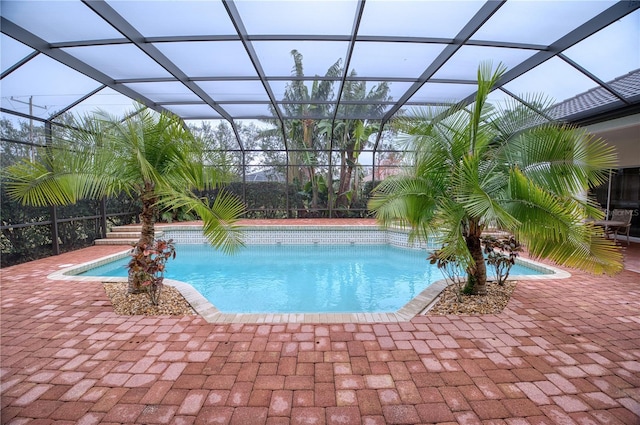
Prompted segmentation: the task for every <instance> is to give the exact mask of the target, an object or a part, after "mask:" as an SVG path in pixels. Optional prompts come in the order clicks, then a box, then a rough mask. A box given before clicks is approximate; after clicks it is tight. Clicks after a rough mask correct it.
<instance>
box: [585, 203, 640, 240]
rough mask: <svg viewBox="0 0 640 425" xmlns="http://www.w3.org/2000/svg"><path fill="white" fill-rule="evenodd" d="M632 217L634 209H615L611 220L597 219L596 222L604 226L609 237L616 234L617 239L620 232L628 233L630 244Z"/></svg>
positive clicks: (622, 233)
mask: <svg viewBox="0 0 640 425" xmlns="http://www.w3.org/2000/svg"><path fill="white" fill-rule="evenodd" d="M632 217H633V210H619V209H615V210H613V211H612V212H611V219H610V220H596V221H595V222H594V224H595V225H597V226H602V227H604V232H605V235H607V237H608V236H609V235H614V236H613V238H614V239H617V238H618V235H620V234H621V235H626V236H627V245H629V231H630V230H631V218H632Z"/></svg>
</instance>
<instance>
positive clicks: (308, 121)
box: [283, 50, 342, 210]
mask: <svg viewBox="0 0 640 425" xmlns="http://www.w3.org/2000/svg"><path fill="white" fill-rule="evenodd" d="M291 56H293V61H294V67H293V72H292V74H293V75H294V76H295V77H296V78H295V79H294V80H293V81H292V82H291V83H289V84H287V87H286V89H285V94H284V99H283V108H284V110H285V115H286V116H293V117H296V118H295V119H292V120H288V121H287V133H288V137H289V141H290V143H291V144H292V146H290V147H289V155H290V163H291V165H292V167H291V170H292V174H291V175H292V179H293V180H294V181H295V180H298V182H299V183H302V182H301V178H300V177H301V176H300V175H299V167H300V166H302V167H304V168H306V170H307V172H308V178H309V181H310V182H311V189H312V196H311V205H310V207H311V209H312V210H316V209H317V208H318V202H319V191H318V190H319V184H320V183H319V181H318V176H317V173H316V165H317V162H318V161H317V154H318V150H321V146H318V145H319V132H318V129H317V125H318V118H319V117H324V116H326V115H327V110H328V108H329V106H328V104H327V103H324V102H326V101H328V100H331V97H332V96H333V84H334V82H335V81H336V79H337V78H339V77H340V75H341V74H342V66H341V62H342V61H341V59H338V60H337V61H336V62H335V63H334V64H333V65H331V66H330V67H329V69H328V70H327V72H326V74H325V78H324V79H321V80H320V79H317V80H314V81H313V84H312V87H311V92H309V89H308V88H307V86H306V85H305V83H304V67H303V66H302V54H301V53H300V52H298V51H297V50H292V51H291ZM288 102H290V103H288Z"/></svg>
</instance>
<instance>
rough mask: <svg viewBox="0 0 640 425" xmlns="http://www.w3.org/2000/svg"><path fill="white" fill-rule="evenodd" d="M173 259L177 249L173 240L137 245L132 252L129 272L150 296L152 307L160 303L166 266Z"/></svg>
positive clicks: (159, 240)
mask: <svg viewBox="0 0 640 425" xmlns="http://www.w3.org/2000/svg"><path fill="white" fill-rule="evenodd" d="M172 258H176V247H175V245H174V244H173V240H171V239H169V240H168V241H165V240H163V239H158V240H155V241H153V243H152V244H151V245H147V244H136V246H135V248H134V249H133V250H132V252H131V260H129V264H128V267H129V270H130V271H131V273H132V275H133V276H135V279H136V280H137V281H139V282H140V286H141V289H143V290H145V291H146V292H147V295H149V301H151V304H152V305H158V303H159V302H160V295H161V294H162V286H163V285H164V272H165V270H166V264H167V261H169V260H170V259H172Z"/></svg>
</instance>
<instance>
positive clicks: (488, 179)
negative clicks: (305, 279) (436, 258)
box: [369, 63, 622, 294]
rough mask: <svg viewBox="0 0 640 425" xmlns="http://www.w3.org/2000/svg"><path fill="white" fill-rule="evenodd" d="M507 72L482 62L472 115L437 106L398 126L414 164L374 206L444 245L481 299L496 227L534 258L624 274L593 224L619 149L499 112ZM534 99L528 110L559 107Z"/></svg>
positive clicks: (383, 218) (534, 115)
mask: <svg viewBox="0 0 640 425" xmlns="http://www.w3.org/2000/svg"><path fill="white" fill-rule="evenodd" d="M504 71H505V68H504V67H503V66H502V65H500V66H498V67H497V68H496V69H495V70H492V66H491V64H489V63H483V64H481V65H480V67H479V68H478V89H477V93H476V97H475V102H474V103H473V104H472V105H471V106H470V107H469V108H468V109H466V108H465V106H464V105H461V104H458V105H456V106H453V107H449V108H442V107H441V108H435V107H434V108H432V109H430V110H419V111H415V116H413V117H404V118H401V119H400V120H399V122H398V127H399V130H400V131H401V133H403V134H404V139H405V141H406V142H407V144H408V146H409V147H410V148H411V152H410V153H409V154H410V155H411V161H410V162H409V164H410V165H409V166H408V167H407V172H406V173H404V174H403V175H401V176H396V177H391V178H388V179H386V180H384V181H383V182H381V183H380V185H379V186H378V187H377V188H376V190H375V192H374V196H373V197H372V198H371V199H370V203H369V207H370V209H372V210H373V211H374V212H375V214H376V217H377V219H378V220H379V222H381V223H382V224H384V225H392V224H400V225H405V226H408V227H409V228H410V229H411V236H412V237H420V238H428V237H434V238H436V239H437V240H438V241H440V242H441V243H442V244H443V249H442V250H441V251H440V254H439V255H441V256H442V257H443V258H445V259H456V261H458V262H459V264H460V265H461V266H462V267H463V268H464V270H466V274H467V287H466V288H465V289H466V291H468V292H471V293H475V294H485V293H486V286H485V284H486V267H485V261H484V258H483V253H482V246H481V235H482V232H483V231H484V230H485V229H487V228H496V229H501V230H505V231H508V232H510V233H512V234H513V235H515V236H516V237H517V238H518V239H519V240H520V241H521V242H524V243H525V244H526V246H527V247H528V251H529V253H530V254H531V255H532V256H534V257H539V258H549V259H551V260H554V261H557V262H558V263H560V264H564V265H567V266H570V267H577V268H581V269H584V270H587V271H590V272H594V273H602V272H606V273H615V272H617V271H619V270H620V269H621V268H622V265H621V254H620V252H619V250H618V249H617V248H616V247H615V245H614V243H613V242H612V241H609V240H606V239H605V238H604V237H603V236H602V235H601V234H597V232H596V231H595V229H594V227H593V226H592V225H590V224H589V223H588V221H586V220H585V219H586V218H587V217H589V216H591V217H597V216H598V214H599V213H598V210H597V208H596V206H595V203H594V202H593V201H591V200H588V199H586V196H585V195H584V194H586V192H587V189H588V188H589V187H594V186H598V185H599V184H601V183H602V182H603V181H604V180H605V179H606V172H607V171H608V170H609V169H610V168H612V167H613V166H614V165H615V158H616V156H615V151H614V149H613V148H612V147H609V146H608V145H606V144H605V143H604V142H603V141H602V140H599V139H595V138H593V137H592V136H590V135H588V134H587V133H586V132H585V131H583V130H581V129H579V128H577V127H574V126H571V125H568V124H563V123H559V122H554V121H552V120H551V119H549V118H546V117H547V116H548V115H546V114H545V113H544V112H541V111H539V110H534V109H533V108H530V107H526V106H523V105H520V106H516V102H514V103H513V104H511V105H509V106H507V107H506V108H502V109H500V108H494V107H493V106H492V105H490V104H489V103H487V96H488V94H489V92H490V91H491V89H492V87H493V86H494V85H495V83H496V81H497V80H498V79H499V78H500V76H501V75H502V74H503V73H504ZM530 98H531V99H530V100H528V102H527V103H528V104H529V105H550V103H549V102H547V101H545V100H544V98H543V97H541V96H531V97H530ZM536 109H537V108H536Z"/></svg>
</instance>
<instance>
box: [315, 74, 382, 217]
mask: <svg viewBox="0 0 640 425" xmlns="http://www.w3.org/2000/svg"><path fill="white" fill-rule="evenodd" d="M356 77H357V73H356V71H355V70H352V71H351V72H350V74H349V79H347V81H345V83H344V89H343V92H342V97H341V101H344V102H345V103H344V104H342V105H340V109H341V114H343V115H344V116H346V117H354V118H353V119H344V120H337V121H336V122H335V123H334V122H332V121H330V120H326V122H325V127H326V130H325V131H326V132H327V133H329V132H330V131H331V130H332V131H333V138H334V140H335V144H336V147H337V148H338V149H339V151H340V176H339V181H338V188H337V196H336V198H335V207H336V208H337V209H343V210H344V209H348V208H349V207H350V206H351V203H352V201H353V200H354V199H355V196H356V194H357V190H355V189H357V185H356V184H354V183H355V182H357V179H355V178H354V176H357V174H354V170H357V168H358V167H359V165H360V164H359V162H358V158H359V156H360V153H361V152H362V149H363V148H364V147H365V145H366V143H367V141H368V140H369V136H371V135H372V134H374V133H376V132H378V130H379V124H378V122H376V121H374V120H372V119H364V118H362V117H371V118H374V117H382V114H383V113H384V111H385V108H386V104H385V102H387V101H390V100H391V97H390V96H389V91H390V87H389V83H387V82H381V83H380V84H376V85H374V86H372V87H371V88H370V89H369V90H367V82H366V81H358V80H355V78H356ZM349 102H352V103H349ZM354 186H355V187H354Z"/></svg>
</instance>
